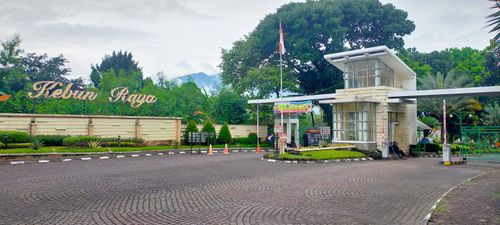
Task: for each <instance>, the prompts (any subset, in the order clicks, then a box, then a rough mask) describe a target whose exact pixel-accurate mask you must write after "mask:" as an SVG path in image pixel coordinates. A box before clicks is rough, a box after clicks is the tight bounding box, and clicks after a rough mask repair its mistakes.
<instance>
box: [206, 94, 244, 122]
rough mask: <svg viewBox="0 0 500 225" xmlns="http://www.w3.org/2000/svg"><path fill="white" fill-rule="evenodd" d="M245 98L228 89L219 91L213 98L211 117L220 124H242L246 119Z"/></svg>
mask: <svg viewBox="0 0 500 225" xmlns="http://www.w3.org/2000/svg"><path fill="white" fill-rule="evenodd" d="M247 106H248V105H247V100H246V98H242V97H241V96H240V95H238V94H237V93H235V92H232V91H230V90H229V89H223V90H221V91H220V93H219V94H218V96H217V97H216V99H215V103H214V108H215V110H214V113H213V117H214V119H215V122H217V123H218V124H222V123H224V122H227V123H229V124H243V123H245V122H246V121H247V119H248V112H247Z"/></svg>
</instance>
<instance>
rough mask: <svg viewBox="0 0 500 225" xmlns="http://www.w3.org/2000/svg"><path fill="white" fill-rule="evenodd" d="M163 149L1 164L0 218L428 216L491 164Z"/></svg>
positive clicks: (348, 219) (320, 220) (412, 219)
mask: <svg viewBox="0 0 500 225" xmlns="http://www.w3.org/2000/svg"><path fill="white" fill-rule="evenodd" d="M261 156H262V155H257V154H255V153H239V154H232V155H229V156H223V155H221V154H218V155H216V156H212V157H210V156H205V155H190V154H185V155H165V156H160V157H139V158H126V159H109V160H93V161H74V162H71V163H44V164H24V165H1V166H0V218H1V222H0V223H1V224H424V222H425V221H424V219H425V216H426V215H427V214H428V213H429V212H430V208H431V207H432V205H433V204H434V202H435V201H436V200H437V199H438V198H439V197H441V195H442V194H443V193H444V192H445V191H447V190H448V189H450V188H451V187H452V186H454V185H456V184H459V183H460V182H462V181H463V180H464V179H467V178H470V177H472V176H475V175H477V174H480V173H481V172H483V171H485V170H489V169H491V168H489V167H479V166H474V165H461V166H454V167H444V166H440V165H438V161H439V159H432V158H422V159H409V160H404V161H402V160H401V161H397V160H395V161H365V162H359V163H348V162H345V163H332V164H288V163H270V162H266V161H262V160H260V157H261Z"/></svg>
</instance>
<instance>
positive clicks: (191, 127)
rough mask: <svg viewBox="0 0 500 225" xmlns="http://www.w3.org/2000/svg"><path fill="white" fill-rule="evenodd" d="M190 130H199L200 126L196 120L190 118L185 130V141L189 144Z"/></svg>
mask: <svg viewBox="0 0 500 225" xmlns="http://www.w3.org/2000/svg"><path fill="white" fill-rule="evenodd" d="M189 132H198V127H197V126H196V122H194V121H192V120H190V121H189V122H188V124H187V126H186V130H185V131H184V143H185V144H189Z"/></svg>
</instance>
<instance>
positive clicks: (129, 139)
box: [101, 137, 144, 144]
mask: <svg viewBox="0 0 500 225" xmlns="http://www.w3.org/2000/svg"><path fill="white" fill-rule="evenodd" d="M105 142H118V137H111V138H109V137H108V138H101V143H105ZM120 142H122V143H123V142H132V143H136V144H143V143H144V139H142V138H120Z"/></svg>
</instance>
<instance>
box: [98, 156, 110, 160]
mask: <svg viewBox="0 0 500 225" xmlns="http://www.w3.org/2000/svg"><path fill="white" fill-rule="evenodd" d="M99 159H109V156H101V157H99Z"/></svg>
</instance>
